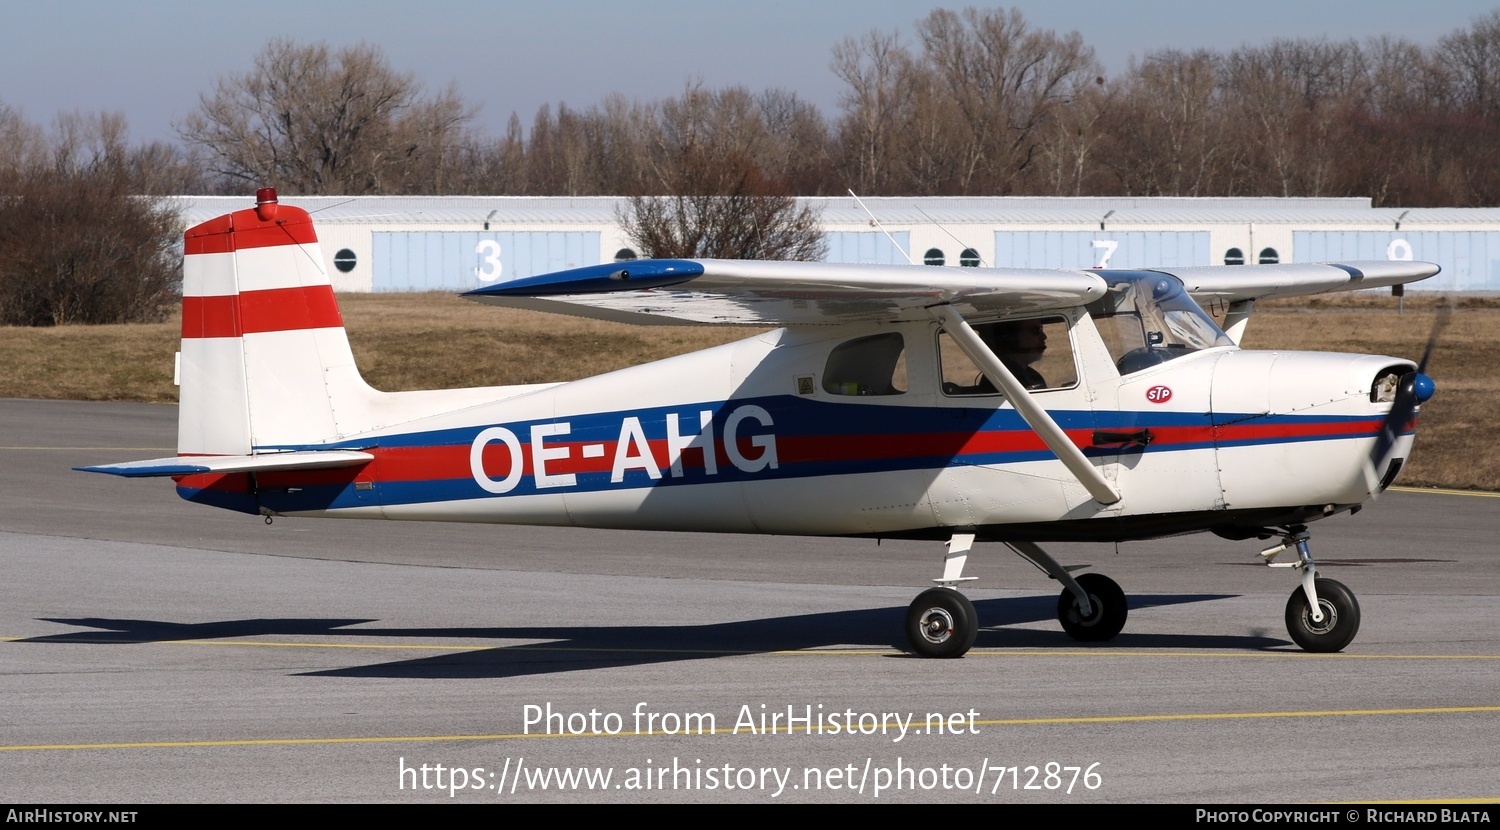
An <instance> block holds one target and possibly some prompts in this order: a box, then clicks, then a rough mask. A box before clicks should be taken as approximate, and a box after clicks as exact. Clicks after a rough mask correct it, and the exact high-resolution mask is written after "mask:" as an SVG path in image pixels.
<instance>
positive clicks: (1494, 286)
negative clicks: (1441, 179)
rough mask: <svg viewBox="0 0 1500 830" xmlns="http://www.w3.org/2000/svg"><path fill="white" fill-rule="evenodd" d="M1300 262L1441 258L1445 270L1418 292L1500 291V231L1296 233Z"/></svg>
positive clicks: (1438, 260) (1416, 287)
mask: <svg viewBox="0 0 1500 830" xmlns="http://www.w3.org/2000/svg"><path fill="white" fill-rule="evenodd" d="M1292 252H1293V253H1294V254H1295V255H1296V257H1297V261H1298V262H1338V261H1340V260H1350V259H1394V260H1413V259H1416V260H1421V261H1423V262H1436V263H1437V264H1438V265H1441V266H1443V271H1442V273H1440V274H1438V275H1437V276H1435V277H1433V278H1432V279H1430V280H1423V281H1421V282H1419V283H1415V284H1413V285H1412V286H1411V290H1413V291H1496V290H1500V233H1497V232H1495V231H1296V232H1294V233H1293V234H1292Z"/></svg>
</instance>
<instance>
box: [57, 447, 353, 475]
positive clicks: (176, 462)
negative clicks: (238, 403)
mask: <svg viewBox="0 0 1500 830" xmlns="http://www.w3.org/2000/svg"><path fill="white" fill-rule="evenodd" d="M374 458H375V456H373V455H370V454H369V453H367V452H359V451H358V450H311V451H305V450H304V451H296V452H268V453H260V454H259V455H202V456H196V455H194V456H174V457H172V458H152V459H148V460H145V461H126V462H124V463H122V464H101V465H99V466H97V467H74V468H73V469H75V470H80V471H82V472H85V473H108V474H109V475H112V476H124V477H126V478H153V477H165V476H190V475H198V474H200V473H265V472H271V471H275V470H327V469H333V468H336V467H358V466H360V465H362V464H367V463H369V462H370V461H372V460H374Z"/></svg>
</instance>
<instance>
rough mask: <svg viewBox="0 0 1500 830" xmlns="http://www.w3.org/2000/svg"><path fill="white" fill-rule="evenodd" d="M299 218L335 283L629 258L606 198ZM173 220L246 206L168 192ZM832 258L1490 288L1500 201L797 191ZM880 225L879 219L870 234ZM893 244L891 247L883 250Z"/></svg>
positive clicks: (438, 203) (414, 205)
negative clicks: (1280, 273) (1420, 277)
mask: <svg viewBox="0 0 1500 830" xmlns="http://www.w3.org/2000/svg"><path fill="white" fill-rule="evenodd" d="M282 200H283V201H284V202H285V203H287V204H294V205H297V206H299V207H302V208H305V209H307V210H308V211H311V212H313V213H314V214H315V218H316V221H317V223H318V235H319V239H320V240H321V241H322V246H323V254H324V256H326V257H328V259H329V262H328V263H327V266H328V268H329V271H330V273H332V274H333V281H334V288H335V289H336V290H339V291H352V292H370V291H439V290H440V291H464V290H468V289H472V288H478V287H481V286H483V285H488V284H492V283H494V282H497V281H504V280H510V279H515V278H518V277H526V276H531V275H533V274H541V273H546V272H548V271H556V270H561V269H564V268H571V267H575V266H582V265H594V264H597V263H600V262H609V261H611V260H619V259H633V258H635V256H636V252H635V251H634V250H632V248H631V243H630V241H629V240H628V239H627V238H626V237H625V234H624V233H623V231H622V230H621V227H620V216H621V215H623V212H624V210H625V208H626V207H627V201H626V200H625V199H624V198H621V197H613V196H590V197H559V196H365V197H336V196H315V197H285V196H284V197H282ZM170 201H171V202H173V203H174V204H175V205H176V207H177V208H178V210H179V212H180V214H181V216H182V217H183V221H184V227H189V226H192V225H195V224H197V223H198V222H201V221H204V220H207V219H210V218H213V217H214V216H218V215H220V214H222V213H227V212H229V211H232V210H238V209H240V208H243V207H247V206H248V202H247V197H245V196H178V197H173V198H172V199H171V200H170ZM800 201H801V203H802V204H805V205H809V206H811V207H813V208H814V209H816V210H818V211H819V212H820V217H821V222H822V225H823V228H824V233H825V236H826V239H827V242H828V256H827V258H828V260H829V261H832V262H872V263H894V262H905V261H906V259H907V257H906V254H903V253H902V251H905V252H906V253H907V254H909V255H910V257H911V259H912V260H913V261H916V262H924V263H926V264H928V265H934V266H943V267H965V266H975V267H979V266H999V267H1018V268H1095V267H1109V268H1146V267H1151V266H1184V265H1242V264H1246V263H1278V262H1282V263H1284V262H1325V261H1330V260H1350V259H1417V260H1426V261H1430V262H1436V263H1438V264H1439V265H1441V266H1442V268H1443V272H1442V273H1441V274H1439V275H1438V276H1437V277H1435V278H1433V279H1431V280H1427V281H1425V282H1422V283H1419V284H1417V285H1415V286H1412V289H1413V290H1418V289H1420V290H1439V291H1468V292H1475V291H1500V209H1491V208H1410V209H1407V208H1375V207H1371V205H1370V200H1369V199H1361V198H1327V199H1325V198H1307V199H1275V198H1243V199H1242V198H1217V197H1208V198H1186V197H1158V198H1145V197H1142V198H1128V197H1076V198H1052V197H972V198H971V197H920V198H919V197H885V198H867V199H865V200H864V202H865V204H866V205H867V206H868V207H869V209H870V211H871V212H873V213H874V215H875V218H876V219H878V220H879V223H880V226H879V227H877V226H876V223H875V222H874V221H872V220H871V218H870V215H869V214H868V213H866V212H865V211H864V210H863V209H862V208H861V207H860V206H859V204H858V203H856V202H855V200H854V199H852V198H844V197H816V198H805V199H802V200H800ZM882 228H883V229H884V230H882ZM898 248H899V250H898Z"/></svg>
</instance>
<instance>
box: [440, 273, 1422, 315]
mask: <svg viewBox="0 0 1500 830" xmlns="http://www.w3.org/2000/svg"><path fill="white" fill-rule="evenodd" d="M1151 270H1155V271H1159V272H1161V273H1165V274H1171V275H1172V276H1175V277H1177V278H1178V279H1181V280H1182V281H1183V283H1184V284H1185V285H1186V287H1187V289H1188V292H1189V293H1190V294H1192V295H1193V297H1194V299H1196V300H1198V301H1200V302H1205V301H1219V302H1224V303H1243V302H1253V301H1254V300H1257V299H1269V298H1275V297H1297V296H1307V295H1311V294H1321V293H1324V292H1329V291H1353V290H1358V289H1363V288H1377V287H1382V286H1389V285H1396V284H1400V283H1406V282H1414V281H1416V280H1421V279H1426V278H1428V277H1430V276H1433V275H1434V274H1436V273H1438V270H1439V269H1438V266H1436V265H1433V264H1431V263H1426V262H1388V261H1379V260H1371V261H1358V262H1349V263H1330V264H1297V265H1236V266H1214V267H1183V268H1155V269H1151ZM1106 290H1107V284H1106V281H1105V280H1104V278H1103V277H1102V276H1101V275H1100V273H1099V272H1091V271H1070V270H1043V269H1016V268H983V269H981V268H934V267H932V266H927V265H852V264H843V263H829V262H765V261H758V260H715V259H695V260H685V259H657V260H649V259H648V260H634V261H629V262H612V263H604V264H600V265H590V266H586V267H583V268H574V269H570V270H567V271H558V272H556V273H551V274H543V275H540V276H535V277H524V278H521V279H516V280H510V281H508V282H504V283H499V284H496V285H491V286H486V287H484V288H479V289H475V290H473V291H470V292H467V293H466V294H465V295H464V296H467V297H469V298H470V299H474V300H478V301H480V302H484V303H491V304H495V305H503V306H510V307H514V308H526V309H533V310H538V311H551V312H556V313H560V314H571V315H574V316H579V317H592V318H595V319H602V320H612V321H616V322H625V323H635V324H647V325H653V324H654V325H708V324H725V325H746V326H796V325H819V324H824V325H826V324H838V323H850V322H858V321H870V320H883V321H888V322H905V321H914V320H924V319H928V318H929V317H930V312H929V311H928V309H929V308H932V307H934V306H938V305H945V304H946V305H951V306H953V307H954V308H955V309H957V310H958V311H959V312H960V313H962V314H963V315H964V316H965V317H971V318H972V317H986V316H1004V315H1011V314H1021V313H1027V312H1035V311H1049V310H1055V309H1061V308H1070V307H1073V306H1080V305H1086V304H1088V303H1090V302H1092V301H1094V300H1097V299H1099V298H1100V297H1102V296H1103V295H1104V293H1105V292H1106Z"/></svg>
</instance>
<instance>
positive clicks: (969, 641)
mask: <svg viewBox="0 0 1500 830" xmlns="http://www.w3.org/2000/svg"><path fill="white" fill-rule="evenodd" d="M977 636H979V616H978V615H977V614H975V613H974V603H972V602H969V598H968V597H966V596H964V595H963V594H960V593H959V592H958V591H956V590H954V589H952V588H928V589H927V590H925V591H923V592H922V593H920V594H918V595H917V598H916V599H914V600H912V603H911V606H910V607H909V608H907V609H906V638H907V639H908V640H909V641H911V650H912V651H915V652H916V653H917V655H918V656H921V657H962V656H964V654H965V653H967V652H968V650H969V648H970V647H972V646H973V645H974V638H975V637H977Z"/></svg>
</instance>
